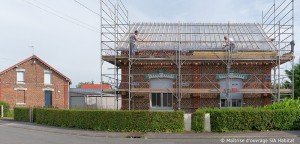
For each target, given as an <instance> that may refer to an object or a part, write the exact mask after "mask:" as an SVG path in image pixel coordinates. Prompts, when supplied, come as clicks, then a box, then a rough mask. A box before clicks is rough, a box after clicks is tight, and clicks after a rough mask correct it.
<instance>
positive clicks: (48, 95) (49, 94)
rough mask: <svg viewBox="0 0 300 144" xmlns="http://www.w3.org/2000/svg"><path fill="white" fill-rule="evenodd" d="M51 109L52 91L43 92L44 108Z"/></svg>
mask: <svg viewBox="0 0 300 144" xmlns="http://www.w3.org/2000/svg"><path fill="white" fill-rule="evenodd" d="M51 107H52V91H45V108H51Z"/></svg>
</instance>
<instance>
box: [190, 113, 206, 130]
mask: <svg viewBox="0 0 300 144" xmlns="http://www.w3.org/2000/svg"><path fill="white" fill-rule="evenodd" d="M204 122H205V112H204V111H196V112H195V113H194V115H193V117H192V130H194V131H196V132H203V131H204V126H205V124H204Z"/></svg>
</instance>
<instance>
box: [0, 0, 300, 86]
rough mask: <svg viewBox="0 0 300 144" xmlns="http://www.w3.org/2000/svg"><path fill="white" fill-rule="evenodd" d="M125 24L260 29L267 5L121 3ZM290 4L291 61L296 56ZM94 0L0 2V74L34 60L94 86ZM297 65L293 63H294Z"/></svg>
mask: <svg viewBox="0 0 300 144" xmlns="http://www.w3.org/2000/svg"><path fill="white" fill-rule="evenodd" d="M123 3H124V5H125V6H126V8H127V10H128V12H129V20H130V22H200V23H201V22H205V23H210V22H213V23H215V22H217V23H228V22H231V23H239V22H240V23H261V15H262V10H267V9H269V7H271V5H272V4H273V0H251V1H249V0H123ZM81 4H83V5H81ZM299 7H300V2H299V1H295V43H296V46H295V55H296V58H297V59H298V58H299V55H300V47H298V45H299V44H300V36H299V34H300V21H299V18H300V17H299V14H300V12H299V11H300V10H298V8H299ZM99 10H100V2H99V0H0V20H1V22H0V71H2V70H4V69H6V68H8V67H10V66H12V65H14V64H16V63H18V62H20V61H22V60H23V59H25V58H28V57H30V56H32V54H35V55H37V56H38V57H40V58H41V59H43V60H44V61H46V62H47V63H48V64H50V65H51V66H53V67H54V68H56V69H57V70H59V71H60V72H61V73H63V74H65V75H66V76H68V77H69V78H70V79H71V80H72V85H71V87H75V86H76V85H77V84H78V83H79V82H87V81H94V82H95V83H99V82H100V34H99V29H100V18H99V15H98V14H99ZM296 61H298V60H296Z"/></svg>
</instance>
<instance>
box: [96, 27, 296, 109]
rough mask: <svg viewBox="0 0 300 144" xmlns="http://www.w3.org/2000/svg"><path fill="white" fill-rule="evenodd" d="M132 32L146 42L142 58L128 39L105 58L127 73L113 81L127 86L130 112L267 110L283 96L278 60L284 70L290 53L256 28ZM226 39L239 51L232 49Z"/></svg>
mask: <svg viewBox="0 0 300 144" xmlns="http://www.w3.org/2000/svg"><path fill="white" fill-rule="evenodd" d="M129 28H130V33H131V34H132V33H134V31H135V30H138V31H139V32H140V35H139V37H140V38H141V39H144V41H140V42H136V44H137V49H138V52H136V53H133V54H129V53H128V51H129V50H128V49H129V41H130V40H129V38H130V33H127V34H124V36H123V38H122V40H121V41H120V42H119V43H118V45H117V46H116V47H115V49H116V50H117V51H118V52H115V49H112V48H110V47H109V48H106V49H103V53H102V54H103V55H102V58H103V60H104V61H106V62H108V63H110V64H112V65H115V67H114V68H118V69H120V71H121V74H120V77H119V75H117V74H116V75H115V76H114V77H113V79H116V80H120V81H121V82H120V83H117V85H118V88H117V89H116V93H119V94H121V95H122V109H124V110H125V109H129V108H130V109H146V110H148V109H150V110H173V109H182V110H185V111H188V112H193V111H195V110H196V109H198V108H203V107H218V108H220V107H221V108H222V107H242V106H264V105H267V104H270V103H271V100H272V95H276V94H277V93H276V91H275V90H274V89H273V87H272V83H271V70H272V69H273V68H274V67H276V66H277V61H278V55H279V54H281V55H282V56H281V57H280V64H283V63H286V62H288V61H290V60H292V55H289V51H285V52H284V53H278V51H276V46H275V45H274V43H272V41H271V40H269V39H268V37H267V35H266V34H265V33H264V32H263V29H262V28H261V26H260V25H259V24H255V23H232V24H230V25H229V24H227V23H133V24H132V25H130V26H129ZM225 35H226V36H228V37H230V38H232V39H234V41H232V42H231V43H234V46H232V47H228V43H229V41H226V40H224V39H225V38H223V37H224V36H225ZM103 43H104V44H103V45H105V44H106V43H105V42H103ZM226 45H227V46H226ZM231 45H232V44H230V46H231ZM111 49H112V50H111ZM116 71H117V72H118V70H116ZM289 92H290V90H289V89H287V90H285V89H283V90H281V93H289Z"/></svg>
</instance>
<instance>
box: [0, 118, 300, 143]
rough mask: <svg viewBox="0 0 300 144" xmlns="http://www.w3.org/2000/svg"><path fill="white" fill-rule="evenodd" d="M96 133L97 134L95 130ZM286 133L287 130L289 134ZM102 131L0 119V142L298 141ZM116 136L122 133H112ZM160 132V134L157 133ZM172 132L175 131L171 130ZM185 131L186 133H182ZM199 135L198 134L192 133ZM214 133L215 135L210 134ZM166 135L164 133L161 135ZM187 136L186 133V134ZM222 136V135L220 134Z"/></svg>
mask: <svg viewBox="0 0 300 144" xmlns="http://www.w3.org/2000/svg"><path fill="white" fill-rule="evenodd" d="M99 133H100V134H99ZM289 133H290V134H289ZM101 134H106V135H109V134H107V133H105V132H91V131H85V130H73V129H65V128H56V127H47V126H41V125H36V124H30V123H20V122H14V121H2V120H0V144H225V143H226V144H233V143H235V144H243V143H245V144H281V143H284V144H287V143H289V144H291V143H295V144H299V143H300V139H299V131H288V132H283V131H277V132H263V133H258V134H257V133H248V134H247V133H245V134H244V133H239V134H226V133H225V134H213V133H211V134H209V133H198V134H197V133H195V134H192V135H189V134H179V135H178V136H181V137H182V138H183V139H180V138H178V137H177V138H176V137H174V135H173V138H172V139H170V138H168V137H163V134H155V133H154V134H149V135H148V136H151V135H156V137H158V138H155V137H153V136H152V138H149V139H145V138H120V137H105V136H99V135H101ZM113 134H114V133H110V135H111V136H120V135H122V134H124V133H116V134H117V135H113ZM158 135H160V137H159V136H158ZM175 135H176V134H175ZM185 135H186V136H187V137H185ZM195 135H197V136H201V137H198V138H197V137H195ZM214 135H217V137H214ZM276 135H277V136H276ZM165 136H168V135H165ZM189 136H190V137H189ZM191 136H192V137H191ZM222 137H223V138H222Z"/></svg>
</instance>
